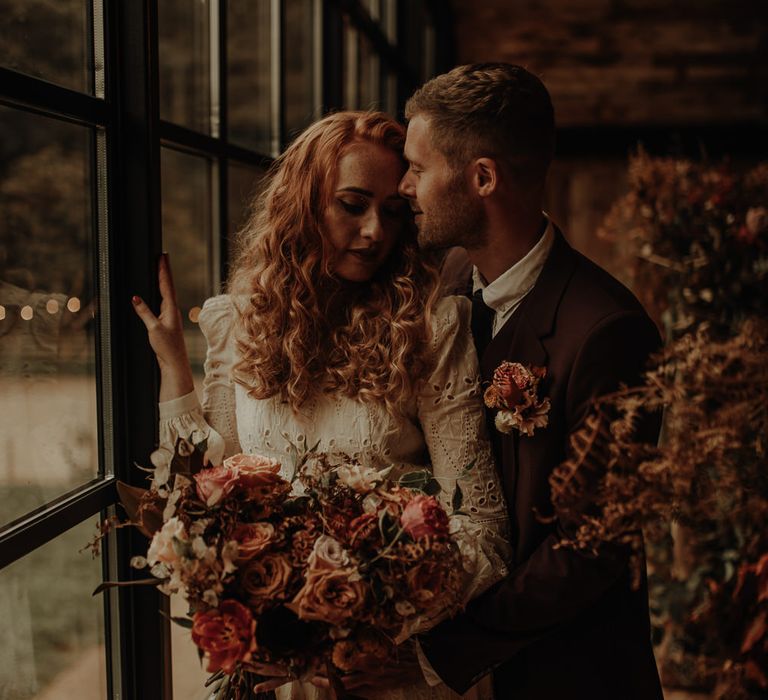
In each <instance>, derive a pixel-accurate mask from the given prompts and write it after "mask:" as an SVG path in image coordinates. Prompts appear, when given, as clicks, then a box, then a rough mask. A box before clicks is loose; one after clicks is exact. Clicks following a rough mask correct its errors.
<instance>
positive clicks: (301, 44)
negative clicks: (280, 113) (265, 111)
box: [283, 0, 316, 141]
mask: <svg viewBox="0 0 768 700" xmlns="http://www.w3.org/2000/svg"><path fill="white" fill-rule="evenodd" d="M313 5H314V0H285V4H284V12H285V21H284V26H285V36H284V41H285V46H286V48H287V49H288V50H287V51H284V52H283V55H284V56H285V129H286V136H287V140H288V141H290V140H291V139H292V138H293V137H294V136H296V135H297V134H298V133H299V132H300V131H301V130H302V129H304V127H306V126H308V125H309V124H310V123H311V122H312V121H313V120H314V117H315V102H316V99H315V97H316V96H315V89H314V74H313V65H314V61H313V60H312V59H313V50H314V46H313V30H312V8H313Z"/></svg>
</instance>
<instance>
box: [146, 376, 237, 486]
mask: <svg viewBox="0 0 768 700" xmlns="http://www.w3.org/2000/svg"><path fill="white" fill-rule="evenodd" d="M158 408H159V413H160V426H159V427H160V431H159V432H160V446H159V448H158V449H157V450H156V451H155V452H154V453H153V455H152V462H153V464H154V465H155V484H156V485H158V486H159V485H162V484H164V483H166V482H167V480H168V478H170V460H171V458H172V456H173V451H174V448H175V446H176V443H177V441H178V440H179V438H181V439H182V440H183V441H184V442H185V443H187V446H188V448H191V447H192V446H194V445H199V444H200V443H202V442H206V450H205V454H204V455H203V462H204V463H205V464H207V465H210V466H216V465H218V464H221V462H222V461H223V459H224V449H225V445H224V438H222V437H221V435H219V433H217V432H216V431H215V430H214V429H213V428H211V426H210V425H209V424H208V421H207V420H206V419H205V415H204V414H203V408H202V406H201V405H200V401H199V400H198V398H197V394H196V393H195V392H194V391H192V392H190V393H189V394H185V395H184V396H180V397H178V398H176V399H171V400H170V401H163V402H162V403H160V404H159V405H158Z"/></svg>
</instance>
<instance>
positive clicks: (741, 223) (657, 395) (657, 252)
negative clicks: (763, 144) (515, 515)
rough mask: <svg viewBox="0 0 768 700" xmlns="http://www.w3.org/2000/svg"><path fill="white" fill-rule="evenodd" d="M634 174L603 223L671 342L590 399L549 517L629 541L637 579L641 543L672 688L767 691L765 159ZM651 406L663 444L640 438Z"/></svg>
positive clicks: (660, 164)
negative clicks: (638, 382)
mask: <svg viewBox="0 0 768 700" xmlns="http://www.w3.org/2000/svg"><path fill="white" fill-rule="evenodd" d="M630 183H631V188H632V190H631V192H630V193H629V194H628V195H627V196H626V197H624V198H623V199H622V200H620V201H619V202H618V203H617V204H616V205H615V206H614V208H613V210H612V211H611V213H610V214H609V216H608V218H607V219H606V222H605V229H606V230H607V231H609V232H610V236H611V237H612V238H614V239H619V238H620V239H622V240H623V241H624V242H625V243H626V244H627V251H628V252H632V253H633V254H634V256H635V258H634V260H635V264H634V277H635V279H634V282H635V288H636V289H637V290H639V291H640V292H641V296H643V297H644V300H645V302H646V303H650V304H651V305H652V306H653V307H654V308H653V309H652V310H655V311H656V314H657V317H658V318H661V319H663V322H664V325H665V326H666V328H667V335H668V341H669V342H668V345H667V347H666V348H665V350H664V351H662V352H661V353H660V354H659V355H658V356H657V357H655V358H654V359H653V361H652V362H651V366H650V369H649V371H648V372H647V374H646V375H645V383H644V384H643V385H642V386H640V387H637V388H631V389H624V390H621V391H618V392H616V393H615V394H612V395H610V396H605V397H602V398H600V399H599V400H598V401H597V402H596V405H595V410H594V412H593V414H592V415H591V416H590V417H589V419H588V420H587V421H586V422H585V424H584V425H583V427H582V428H581V430H580V431H579V432H578V433H577V434H575V435H574V436H573V441H572V447H573V449H572V452H571V456H570V458H569V459H568V460H567V461H566V462H565V463H564V464H563V465H561V467H560V468H559V469H558V470H556V471H555V472H554V473H553V475H552V478H551V486H552V494H553V502H554V504H555V506H556V508H557V511H558V513H559V514H560V515H561V517H563V518H564V519H566V520H569V521H571V522H576V523H577V524H578V526H577V527H576V528H575V529H574V530H573V532H572V534H571V536H570V537H569V538H568V539H566V540H563V542H561V544H560V546H567V547H573V548H576V549H582V550H587V551H594V550H596V549H598V548H599V547H601V546H602V545H603V544H604V543H606V542H611V543H620V544H623V545H627V546H629V547H630V548H631V550H632V552H633V560H632V565H633V571H634V575H635V582H636V583H639V582H640V580H641V577H642V576H643V575H644V573H645V567H646V562H645V560H644V558H643V541H644V540H645V544H646V552H647V555H648V568H647V571H648V575H649V586H650V596H651V610H652V616H653V622H654V632H655V635H656V641H657V642H658V643H659V646H658V651H657V654H658V657H659V661H660V665H661V669H662V679H663V681H664V682H665V684H666V685H670V686H687V687H690V688H698V689H702V690H709V691H714V697H716V698H743V699H745V700H747V699H751V698H757V697H764V696H765V693H766V691H768V634H767V632H768V528H767V527H766V523H768V458H767V453H768V363H766V359H768V320H767V319H768V313H767V312H768V294H766V291H768V285H766V276H767V275H768V164H763V165H760V166H758V167H756V168H754V169H753V170H751V171H750V172H749V173H747V174H746V175H743V176H739V175H737V174H736V173H735V172H733V171H732V170H731V169H730V168H729V167H727V166H718V167H713V166H707V165H700V164H694V163H691V162H689V161H679V160H673V159H668V158H666V159H654V158H651V157H649V156H648V155H647V154H644V153H640V154H638V155H637V156H636V157H635V158H633V159H632V161H631V164H630ZM643 292H644V294H642V293H643ZM659 411H663V412H664V422H663V430H662V438H661V440H660V444H659V445H658V446H651V445H648V444H643V443H641V442H639V441H638V440H637V437H636V435H637V432H636V431H637V428H638V426H639V425H641V424H642V421H643V420H645V418H646V417H647V416H649V415H651V414H653V413H654V412H659ZM585 503H587V504H589V506H588V508H586V511H585ZM585 512H587V513H588V515H585Z"/></svg>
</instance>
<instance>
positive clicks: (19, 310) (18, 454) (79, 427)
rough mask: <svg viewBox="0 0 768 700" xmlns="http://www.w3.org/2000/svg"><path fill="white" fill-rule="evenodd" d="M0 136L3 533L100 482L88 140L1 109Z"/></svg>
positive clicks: (87, 134) (70, 129)
mask: <svg viewBox="0 0 768 700" xmlns="http://www.w3.org/2000/svg"><path fill="white" fill-rule="evenodd" d="M0 133H3V134H13V138H7V139H1V140H0V163H2V167H1V168H0V211H2V212H3V215H2V217H0V416H2V420H0V454H2V455H3V458H2V460H0V526H1V525H3V524H4V523H7V522H9V521H11V520H14V519H16V518H18V517H19V516H21V515H23V514H24V513H26V512H28V511H30V510H33V509H35V508H37V507H39V506H41V505H43V504H44V503H46V502H48V501H50V500H52V499H53V498H54V497H56V496H58V495H61V494H62V493H65V492H67V491H70V490H71V489H72V488H74V487H76V486H78V485H80V484H83V483H86V482H88V481H90V480H91V479H93V478H94V477H96V476H97V475H98V470H99V452H98V435H97V405H96V391H97V388H96V369H95V323H94V310H95V308H96V298H95V289H96V287H95V281H94V274H93V267H94V265H93V259H94V250H93V241H94V230H93V226H94V224H93V211H92V201H91V177H92V175H91V167H90V162H91V151H92V148H91V140H92V133H91V131H90V130H89V129H87V128H84V127H81V126H76V125H73V124H70V123H67V122H62V121H58V120H55V119H48V118H45V117H40V116H37V115H34V114H29V113H26V112H22V111H20V110H13V109H9V108H5V107H0ZM32 446H34V449H32Z"/></svg>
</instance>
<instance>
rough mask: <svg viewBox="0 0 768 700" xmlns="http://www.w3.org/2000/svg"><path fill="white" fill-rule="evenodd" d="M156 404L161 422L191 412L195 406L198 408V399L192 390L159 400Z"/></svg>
mask: <svg viewBox="0 0 768 700" xmlns="http://www.w3.org/2000/svg"><path fill="white" fill-rule="evenodd" d="M157 406H158V408H159V409H160V421H161V422H162V421H167V420H171V419H172V418H177V417H178V416H181V415H182V414H184V413H192V412H193V411H194V410H195V409H196V408H200V399H198V398H197V392H196V391H194V390H192V391H190V392H189V393H188V394H184V396H179V397H178V398H176V399H171V400H170V401H161V402H160V403H159V404H157ZM201 410H202V409H201Z"/></svg>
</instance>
